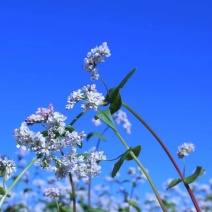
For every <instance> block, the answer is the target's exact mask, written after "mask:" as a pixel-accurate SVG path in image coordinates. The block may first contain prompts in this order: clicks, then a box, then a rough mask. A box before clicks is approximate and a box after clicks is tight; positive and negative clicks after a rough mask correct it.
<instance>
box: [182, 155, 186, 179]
mask: <svg viewBox="0 0 212 212" xmlns="http://www.w3.org/2000/svg"><path fill="white" fill-rule="evenodd" d="M182 159H183V177H185V170H186V162H185V159H184V158H182Z"/></svg>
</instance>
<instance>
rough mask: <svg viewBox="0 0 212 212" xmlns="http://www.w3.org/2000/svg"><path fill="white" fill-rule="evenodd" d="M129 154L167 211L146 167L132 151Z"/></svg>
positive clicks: (123, 142)
mask: <svg viewBox="0 0 212 212" xmlns="http://www.w3.org/2000/svg"><path fill="white" fill-rule="evenodd" d="M114 132H115V134H116V135H117V136H118V138H119V139H120V140H121V142H122V144H123V145H124V146H125V148H126V149H129V147H128V145H127V144H126V142H125V141H124V139H123V138H122V137H121V135H120V134H119V133H118V132H117V131H115V130H114ZM130 155H131V156H132V157H133V159H134V160H135V162H136V163H137V164H138V166H139V167H140V169H141V170H142V172H143V173H144V175H145V176H146V178H147V179H148V181H149V183H150V185H151V187H152V189H153V191H154V193H155V196H156V198H157V200H158V202H159V204H160V206H161V208H162V210H163V212H167V210H166V208H165V206H164V204H163V201H162V200H161V198H160V195H159V193H158V191H157V189H156V187H155V185H154V183H153V181H152V179H151V177H150V175H149V174H148V172H147V171H146V169H145V168H144V166H143V165H142V164H141V162H140V161H139V160H138V158H137V157H136V156H135V154H134V153H133V152H132V151H130Z"/></svg>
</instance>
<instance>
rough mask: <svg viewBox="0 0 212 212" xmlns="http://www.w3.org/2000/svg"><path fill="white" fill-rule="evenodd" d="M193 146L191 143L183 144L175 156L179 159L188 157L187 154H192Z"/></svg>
mask: <svg viewBox="0 0 212 212" xmlns="http://www.w3.org/2000/svg"><path fill="white" fill-rule="evenodd" d="M194 149H195V147H194V144H192V143H184V144H183V145H181V146H179V147H178V151H177V155H178V157H179V158H184V157H185V156H188V153H189V152H194Z"/></svg>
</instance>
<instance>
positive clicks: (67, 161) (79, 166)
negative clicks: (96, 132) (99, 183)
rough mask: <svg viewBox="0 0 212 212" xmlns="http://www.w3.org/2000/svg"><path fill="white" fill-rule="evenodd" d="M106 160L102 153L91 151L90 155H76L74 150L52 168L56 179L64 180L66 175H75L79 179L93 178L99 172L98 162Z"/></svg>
mask: <svg viewBox="0 0 212 212" xmlns="http://www.w3.org/2000/svg"><path fill="white" fill-rule="evenodd" d="M101 160H106V157H105V156H104V155H103V152H97V151H92V152H91V153H90V154H86V155H83V154H82V155H77V152H76V148H72V151H71V152H70V153H69V154H68V155H67V156H63V157H62V158H61V159H60V160H58V161H57V163H56V166H55V167H53V168H52V170H53V171H55V174H56V177H57V178H64V177H65V176H67V175H68V173H75V174H77V175H78V176H80V177H83V178H85V177H94V176H97V175H98V174H99V173H100V171H101V166H99V165H98V163H99V161H101Z"/></svg>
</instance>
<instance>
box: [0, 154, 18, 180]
mask: <svg viewBox="0 0 212 212" xmlns="http://www.w3.org/2000/svg"><path fill="white" fill-rule="evenodd" d="M15 171H16V165H15V162H14V161H13V160H10V159H9V158H8V157H7V156H6V155H1V156H0V177H5V179H6V180H8V179H9V178H10V177H11V174H12V172H15Z"/></svg>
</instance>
